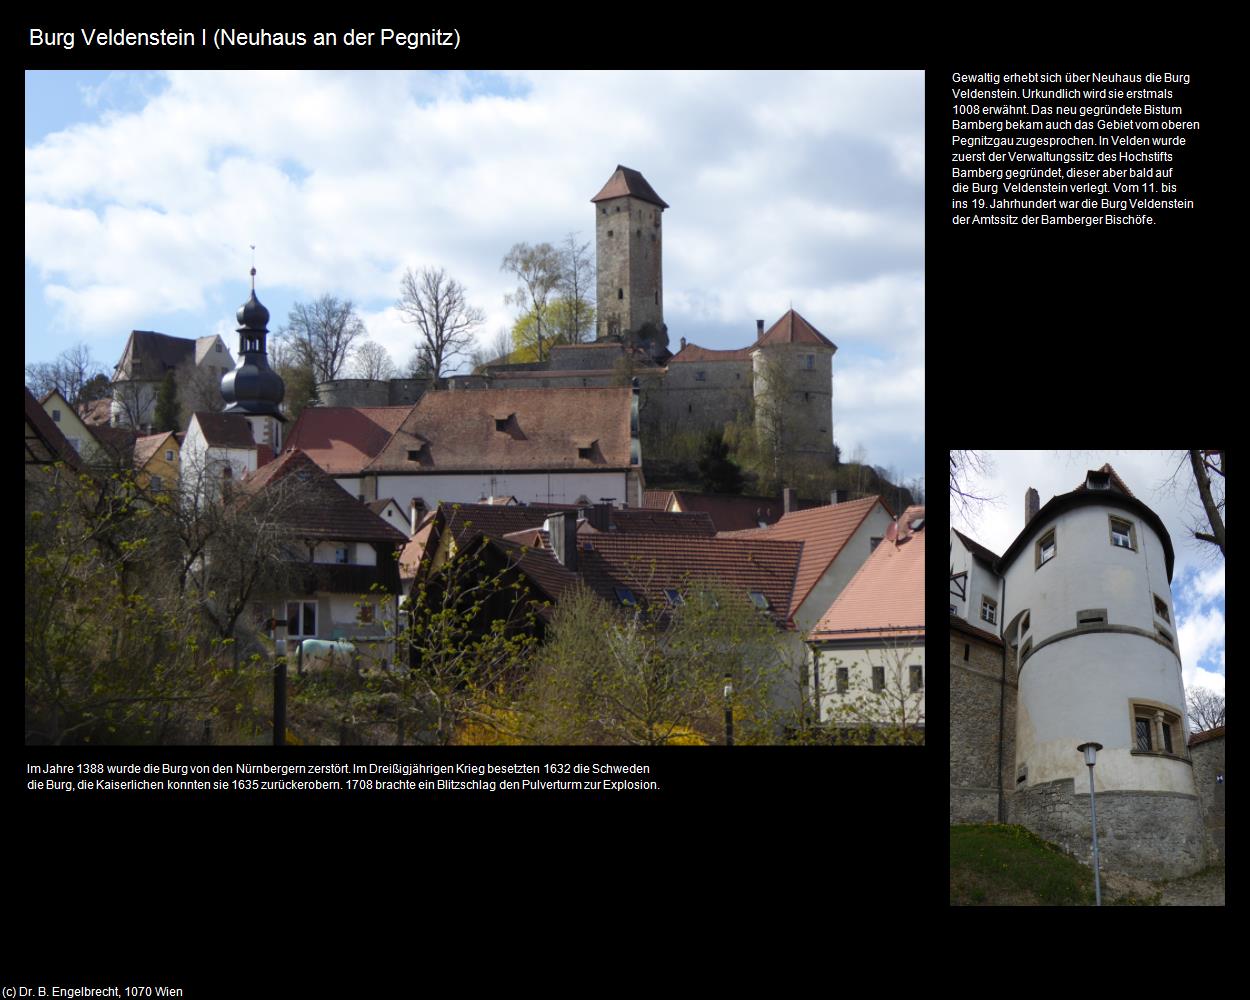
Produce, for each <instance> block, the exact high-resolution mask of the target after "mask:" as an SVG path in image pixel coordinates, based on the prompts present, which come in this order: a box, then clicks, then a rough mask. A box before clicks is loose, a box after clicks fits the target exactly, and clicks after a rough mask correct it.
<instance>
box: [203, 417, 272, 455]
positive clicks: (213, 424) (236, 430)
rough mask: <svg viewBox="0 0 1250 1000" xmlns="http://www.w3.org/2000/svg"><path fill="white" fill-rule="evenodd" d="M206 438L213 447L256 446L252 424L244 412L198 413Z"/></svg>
mask: <svg viewBox="0 0 1250 1000" xmlns="http://www.w3.org/2000/svg"><path fill="white" fill-rule="evenodd" d="M192 419H193V420H195V421H196V422H197V423H198V424H199V425H200V432H201V433H202V434H203V435H204V440H205V441H206V442H208V445H209V447H212V448H255V447H256V439H255V438H254V437H252V427H251V424H249V423H248V422H247V418H246V417H245V416H243V414H242V413H208V412H201V413H196V414H195V415H194V416H193V417H192Z"/></svg>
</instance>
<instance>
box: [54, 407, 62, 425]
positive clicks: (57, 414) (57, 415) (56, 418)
mask: <svg viewBox="0 0 1250 1000" xmlns="http://www.w3.org/2000/svg"><path fill="white" fill-rule="evenodd" d="M52 422H53V423H54V424H59V423H60V422H61V411H60V410H53V411H52Z"/></svg>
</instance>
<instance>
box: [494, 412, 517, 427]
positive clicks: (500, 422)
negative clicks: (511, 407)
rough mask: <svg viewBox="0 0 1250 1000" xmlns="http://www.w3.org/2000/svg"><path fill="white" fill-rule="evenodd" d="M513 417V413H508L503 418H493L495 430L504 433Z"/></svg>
mask: <svg viewBox="0 0 1250 1000" xmlns="http://www.w3.org/2000/svg"><path fill="white" fill-rule="evenodd" d="M515 416H516V414H515V413H509V414H508V415H507V416H505V417H496V418H495V430H497V431H506V430H507V429H508V424H510V423H511V422H512V418H513V417H515Z"/></svg>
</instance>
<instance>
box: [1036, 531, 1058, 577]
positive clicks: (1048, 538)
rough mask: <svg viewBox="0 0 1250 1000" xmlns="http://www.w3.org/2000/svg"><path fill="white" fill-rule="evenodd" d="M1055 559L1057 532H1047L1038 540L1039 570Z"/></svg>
mask: <svg viewBox="0 0 1250 1000" xmlns="http://www.w3.org/2000/svg"><path fill="white" fill-rule="evenodd" d="M1054 557H1055V532H1054V531H1053V530H1051V531H1048V532H1046V534H1044V535H1043V536H1042V537H1041V538H1039V539H1038V540H1037V568H1038V569H1040V568H1041V567H1042V566H1044V565H1045V564H1046V563H1048V562H1050V561H1051V560H1052V559H1053V558H1054Z"/></svg>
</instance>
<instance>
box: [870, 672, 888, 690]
mask: <svg viewBox="0 0 1250 1000" xmlns="http://www.w3.org/2000/svg"><path fill="white" fill-rule="evenodd" d="M872 689H873V690H874V691H884V690H885V667H873V668H872Z"/></svg>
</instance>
